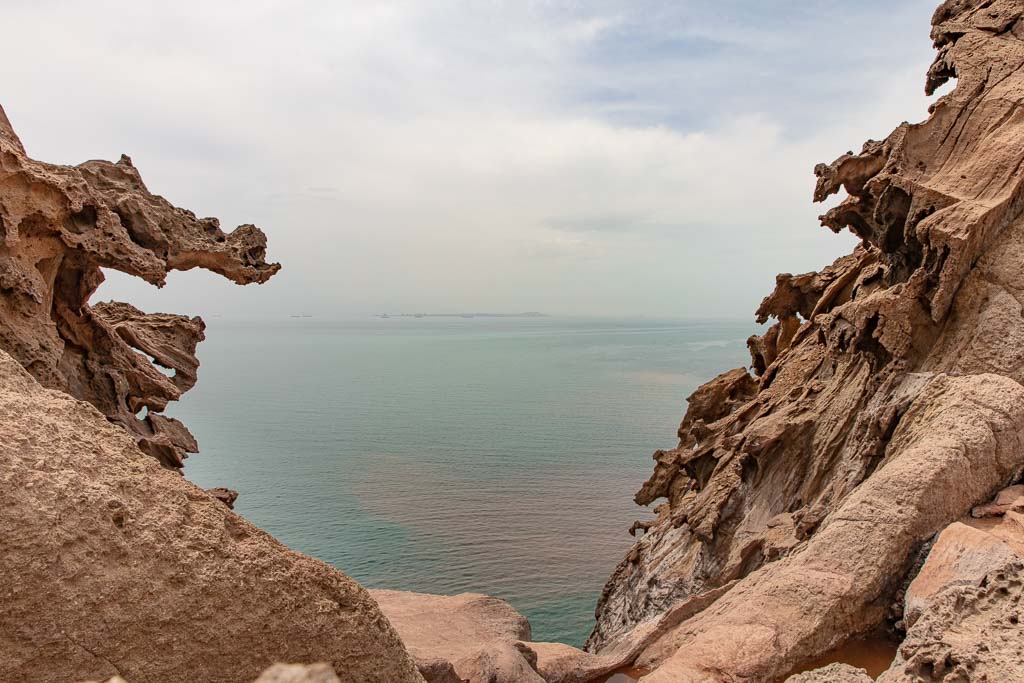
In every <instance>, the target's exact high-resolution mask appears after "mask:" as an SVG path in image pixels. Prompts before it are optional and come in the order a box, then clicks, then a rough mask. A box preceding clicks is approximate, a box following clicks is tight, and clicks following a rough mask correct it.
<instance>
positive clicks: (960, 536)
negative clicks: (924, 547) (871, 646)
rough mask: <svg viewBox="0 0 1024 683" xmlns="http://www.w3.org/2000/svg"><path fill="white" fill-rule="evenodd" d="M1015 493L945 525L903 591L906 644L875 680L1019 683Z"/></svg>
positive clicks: (1023, 535)
mask: <svg viewBox="0 0 1024 683" xmlns="http://www.w3.org/2000/svg"><path fill="white" fill-rule="evenodd" d="M1020 489H1021V487H1019V486H1014V487H1011V488H1009V489H1005V490H1004V491H1002V492H1000V494H999V495H998V496H997V497H996V500H994V501H993V502H992V503H989V504H986V505H984V506H982V507H981V508H976V509H975V511H973V514H975V515H977V514H979V513H980V514H982V515H984V516H983V518H981V519H978V518H976V517H967V518H964V519H962V520H960V521H958V522H954V523H953V524H951V525H949V526H948V527H946V528H945V529H944V530H943V531H942V533H940V534H939V536H938V538H937V540H936V541H935V545H934V546H933V547H932V548H931V551H930V552H929V553H928V557H927V559H926V561H925V563H924V566H922V567H921V570H920V572H918V573H917V575H916V576H915V578H914V580H913V582H912V583H911V584H910V586H909V587H908V588H907V592H906V598H905V601H904V605H905V608H904V619H905V621H906V627H907V634H906V638H905V639H904V640H903V642H902V643H901V644H900V647H899V650H898V654H897V657H896V660H895V661H894V662H893V664H892V666H890V668H889V670H888V671H887V672H885V673H884V674H882V676H881V677H880V678H879V679H878V680H879V681H882V682H883V683H903V682H905V681H925V682H932V681H948V682H952V681H992V682H993V683H994V682H995V681H1019V680H1024V629H1022V628H1021V620H1022V619H1024V605H1022V602H1021V600H1022V598H1024V514H1022V513H1021V512H1019V511H1016V510H1014V509H1013V508H1014V506H1015V504H1016V503H1017V502H1018V501H1019V500H1020V494H1021V491H1020Z"/></svg>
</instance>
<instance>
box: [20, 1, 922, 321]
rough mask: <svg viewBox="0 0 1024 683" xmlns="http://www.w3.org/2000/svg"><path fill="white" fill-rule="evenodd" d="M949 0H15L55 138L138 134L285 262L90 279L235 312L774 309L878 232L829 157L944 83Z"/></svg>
mask: <svg viewBox="0 0 1024 683" xmlns="http://www.w3.org/2000/svg"><path fill="white" fill-rule="evenodd" d="M936 4H937V2H936V0H862V1H859V2H855V3H852V2H848V1H847V0H843V1H839V0H816V1H814V2H807V1H806V0H801V1H799V2H798V1H796V0H777V1H773V2H770V3H768V2H763V0H757V1H753V0H672V1H665V2H653V1H644V0H631V1H625V0H623V1H617V2H612V1H602V0H595V1H593V2H580V1H578V0H575V1H573V0H565V1H563V2H554V1H544V2H541V1H535V0H514V1H508V2H504V1H499V0H474V1H472V2H463V1H455V0H429V1H428V0H421V1H419V2H405V1H396V2H393V1H391V0H374V1H372V2H370V1H368V0H364V1H361V2H339V1H336V0H308V1H300V0H295V1H291V2H284V1H283V0H247V1H245V2H232V1H220V2H208V1H205V0H204V1H202V2H197V1H194V0H178V1H176V2H174V3H168V2H162V1H161V2H153V1H150V0H131V1H128V0H124V1H118V2H115V1H110V0H91V1H90V2H88V3H85V2H71V1H68V2H59V1H54V0H5V2H4V11H3V14H4V40H3V41H0V83H2V85H3V87H2V90H0V104H2V105H3V106H4V108H5V109H6V111H7V114H8V116H9V117H10V119H11V121H12V123H13V124H14V126H15V129H16V130H17V131H18V133H19V134H20V136H21V138H22V141H23V142H24V144H25V146H26V147H27V149H28V151H29V154H30V155H31V156H33V157H35V158H37V159H41V160H45V161H49V162H54V163H66V164H74V163H79V162H81V161H84V160H87V159H96V158H103V159H117V158H118V156H119V155H120V154H121V153H126V154H128V155H130V156H131V157H132V159H133V161H134V163H135V165H136V167H137V168H138V169H139V170H140V171H141V173H142V176H143V179H144V180H145V181H146V183H147V185H148V187H149V188H150V190H151V191H153V192H155V193H157V194H161V195H163V196H165V197H167V198H168V199H169V200H170V201H172V202H173V203H175V204H177V205H178V206H182V207H185V208H189V209H192V210H193V211H195V212H196V213H197V214H199V215H206V216H217V217H219V218H220V219H221V221H222V225H223V227H225V228H226V229H230V228H232V227H233V226H235V225H238V224H242V223H250V222H251V223H255V224H256V225H258V226H260V227H261V228H262V229H263V230H264V231H265V232H266V234H267V236H268V239H269V257H270V260H273V261H279V262H281V263H282V264H283V270H282V271H281V273H280V274H278V275H277V276H276V277H275V278H273V279H272V280H271V281H270V282H268V283H267V284H265V285H262V286H255V285H252V286H248V287H244V288H243V287H238V286H236V285H233V284H231V283H229V282H228V281H226V280H223V279H222V278H219V277H217V276H214V275H212V274H209V273H206V272H203V271H198V270H194V271H189V272H184V273H177V272H176V273H172V274H171V275H170V276H169V277H168V281H167V286H166V287H164V288H163V289H161V290H158V289H156V288H154V287H152V286H150V285H148V284H146V283H144V282H142V281H140V280H136V279H134V278H130V277H128V276H125V275H123V274H119V273H108V280H107V282H105V283H104V284H103V286H102V287H101V288H100V290H99V291H98V292H97V294H96V295H95V296H94V300H97V301H98V300H105V299H108V298H115V299H121V300H125V301H130V302H132V303H134V304H136V305H137V306H139V307H140V308H142V309H143V310H148V311H152V312H155V311H163V312H178V313H188V314H203V315H206V316H210V315H222V316H225V317H263V316H287V315H292V314H308V315H316V316H325V317H334V316H361V315H367V314H371V313H380V312H389V313H398V312H463V311H467V312H477V311H486V312H515V311H534V310H536V311H543V312H547V313H551V314H556V315H601V316H652V317H672V318H679V317H683V318H750V317H752V315H753V311H754V309H755V308H756V307H757V304H758V303H759V302H760V300H761V298H762V297H763V296H764V295H766V294H767V293H768V292H770V291H771V289H772V287H773V286H774V278H775V275H776V273H779V272H794V273H795V272H804V271H808V270H816V269H819V268H821V267H822V266H824V265H826V264H828V263H830V262H831V261H832V260H834V259H835V258H836V257H838V256H840V255H842V254H844V253H847V252H848V251H849V250H850V249H851V248H852V246H853V245H854V243H855V241H854V239H853V238H852V237H851V236H850V235H848V234H844V235H839V236H836V235H833V234H832V233H831V232H830V231H828V230H827V229H825V228H822V227H820V226H819V225H818V222H817V216H818V215H819V214H821V213H822V212H823V210H824V207H822V206H821V205H814V204H812V202H811V193H812V190H813V186H814V175H813V172H812V169H813V166H814V164H815V163H817V162H820V161H825V162H829V161H832V160H833V159H835V158H836V157H837V156H839V155H840V154H842V153H844V152H846V151H849V150H858V149H859V148H860V146H861V144H862V143H863V142H864V141H865V140H866V139H868V138H875V139H878V138H882V137H884V136H886V135H887V134H888V133H889V132H890V131H891V130H892V129H893V128H894V127H896V126H897V125H898V124H899V123H900V122H901V121H904V120H909V121H912V122H913V121H920V120H923V119H924V118H925V117H926V116H927V106H928V104H929V102H930V101H931V100H930V99H929V98H926V97H925V96H924V74H925V71H926V69H927V67H928V65H929V64H930V62H931V59H932V56H933V52H932V48H931V43H930V40H929V38H928V32H929V20H930V17H931V13H932V11H933V10H934V8H935V6H936Z"/></svg>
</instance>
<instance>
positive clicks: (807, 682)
mask: <svg viewBox="0 0 1024 683" xmlns="http://www.w3.org/2000/svg"><path fill="white" fill-rule="evenodd" d="M873 682H874V679H873V678H871V676H868V672H867V671H865V670H864V669H858V668H856V667H853V666H850V665H849V664H829V665H828V666H823V667H821V668H820V669H815V670H814V671H807V672H805V673H802V674H796V675H794V676H790V677H789V678H787V679H786V683H873Z"/></svg>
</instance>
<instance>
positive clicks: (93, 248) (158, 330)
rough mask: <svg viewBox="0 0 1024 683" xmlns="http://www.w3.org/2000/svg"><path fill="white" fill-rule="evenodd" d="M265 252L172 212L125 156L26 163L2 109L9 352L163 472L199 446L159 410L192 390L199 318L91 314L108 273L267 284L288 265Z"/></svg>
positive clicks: (0, 192) (257, 242)
mask: <svg viewBox="0 0 1024 683" xmlns="http://www.w3.org/2000/svg"><path fill="white" fill-rule="evenodd" d="M265 255H266V238H265V237H264V235H263V233H262V232H260V230H259V229H258V228H256V227H255V226H253V225H242V226H240V227H238V228H236V229H235V230H234V231H232V232H230V233H224V232H223V231H222V230H221V229H220V225H219V223H218V222H217V219H215V218H196V216H195V214H193V213H192V212H191V211H186V210H184V209H179V208H177V207H175V206H173V205H171V204H170V203H169V202H168V201H167V200H166V199H164V198H163V197H160V196H158V195H154V194H152V193H150V191H149V190H148V189H147V188H146V186H145V184H144V183H143V182H142V178H141V177H140V176H139V172H138V171H137V170H136V169H135V167H134V165H132V161H131V159H129V158H128V157H127V156H122V157H121V159H120V161H118V162H117V163H116V164H112V163H109V162H106V161H87V162H85V163H83V164H79V165H78V166H58V165H53V164H46V163H42V162H39V161H35V160H33V159H31V158H29V157H28V156H27V154H26V153H25V149H24V147H23V146H22V144H21V142H20V141H19V140H18V137H17V135H15V133H14V129H13V128H12V127H11V125H10V121H9V120H8V119H7V116H6V115H5V114H4V113H3V111H2V109H0V290H2V291H3V296H2V297H0V349H2V350H4V351H6V352H7V353H9V354H10V355H11V356H13V357H14V358H15V359H16V360H17V361H18V362H19V363H21V365H22V366H24V367H25V368H26V369H27V370H28V371H29V372H30V373H31V374H32V375H33V376H34V377H35V378H36V379H37V380H38V381H39V382H40V383H41V384H43V385H44V386H46V387H49V388H52V389H60V390H61V391H64V392H67V393H69V394H71V395H73V396H75V397H76V398H79V399H82V400H84V401H88V402H89V403H91V404H92V405H94V406H95V407H96V408H98V409H99V410H100V412H102V413H103V414H104V415H106V416H107V418H108V419H110V420H111V421H113V422H115V423H117V424H119V425H121V426H122V427H124V428H125V429H127V430H128V431H129V432H130V433H131V434H133V435H134V436H135V437H136V439H137V440H138V441H139V445H140V447H141V448H142V449H143V451H145V452H146V453H149V454H150V455H152V456H154V457H156V458H157V459H158V460H159V461H160V462H161V463H162V464H164V465H165V466H166V467H171V468H180V467H182V460H183V458H185V457H186V454H187V453H193V452H195V451H196V450H197V446H196V443H195V439H194V438H192V435H191V434H190V433H189V432H188V430H187V429H186V428H185V426H184V425H182V424H181V423H180V422H178V421H177V420H174V419H172V418H168V417H164V416H162V415H160V412H161V411H163V410H164V408H165V407H166V406H167V404H168V402H170V401H174V400H177V399H178V398H179V397H180V396H181V394H182V393H183V392H185V391H187V390H188V389H190V388H191V387H192V385H193V384H195V381H196V369H197V368H198V366H199V361H198V360H197V359H196V356H195V349H196V344H197V343H198V342H199V341H201V340H202V339H203V329H204V325H203V321H202V320H200V319H199V318H188V317H186V316H180V315H164V314H146V313H143V312H142V311H139V310H137V309H135V308H133V307H131V306H129V305H127V304H118V303H114V302H111V303H107V304H97V305H95V306H92V305H90V304H89V297H91V296H92V294H93V293H94V292H95V291H96V288H97V287H98V286H99V285H100V283H101V282H103V273H102V271H101V270H100V269H101V268H111V269H114V270H119V271H122V272H124V273H128V274H130V275H136V276H138V277H141V278H143V279H144V280H146V281H147V282H150V283H152V284H154V285H157V286H162V285H163V284H164V279H165V277H166V275H167V273H168V272H170V271H171V270H189V269H191V268H205V269H207V270H211V271H213V272H215V273H219V274H221V275H223V276H224V277H226V278H229V279H231V280H233V281H234V282H237V283H239V284H246V283H252V282H257V283H260V282H265V281H266V280H267V279H269V278H270V277H271V276H272V275H274V273H276V272H277V271H278V270H279V268H280V266H279V265H277V264H270V263H267V262H266V261H265V260H264V257H265ZM150 358H152V359H153V361H152V362H151V361H150ZM154 363H155V364H156V365H158V366H160V367H162V368H165V369H168V370H173V371H174V376H173V377H168V376H166V375H165V374H164V373H163V372H161V371H160V370H159V369H158V368H157V367H154ZM144 410H145V411H146V415H145V416H143V417H141V418H140V417H139V414H140V413H142V412H143V411H144Z"/></svg>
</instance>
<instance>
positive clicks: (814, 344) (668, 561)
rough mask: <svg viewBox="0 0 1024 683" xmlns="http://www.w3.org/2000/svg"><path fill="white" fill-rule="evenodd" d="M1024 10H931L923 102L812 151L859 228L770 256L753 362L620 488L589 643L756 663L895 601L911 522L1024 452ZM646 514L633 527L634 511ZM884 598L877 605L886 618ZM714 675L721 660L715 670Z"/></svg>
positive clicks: (942, 515)
mask: <svg viewBox="0 0 1024 683" xmlns="http://www.w3.org/2000/svg"><path fill="white" fill-rule="evenodd" d="M1022 14H1024V7H1022V5H1021V4H1020V3H1019V2H1015V1H1010V0H995V1H991V0H988V1H984V2H983V1H981V0H955V1H954V0H950V1H948V2H946V3H944V4H943V5H942V6H941V7H940V8H939V9H938V10H937V11H936V13H935V15H934V18H933V28H932V38H933V40H934V42H935V47H936V49H937V50H938V55H937V57H936V59H935V62H934V64H933V65H932V67H931V69H930V70H929V72H928V76H927V81H926V90H927V91H928V92H929V93H931V92H933V91H934V90H935V89H936V88H937V87H938V86H940V85H941V84H943V83H944V82H946V80H947V79H950V78H956V79H958V82H957V84H956V88H955V89H954V90H953V91H952V92H951V93H950V94H948V95H947V96H945V97H942V98H940V99H939V100H938V101H937V102H936V103H935V104H934V105H933V107H932V112H931V116H930V117H929V119H928V120H927V121H925V122H923V123H920V124H914V125H912V124H907V123H904V124H902V125H901V126H899V127H898V128H897V129H896V130H895V131H893V133H892V134H891V135H889V137H888V138H886V139H885V140H883V141H869V142H867V143H866V144H865V145H864V147H863V149H862V151H861V153H860V154H844V155H843V156H841V157H840V158H839V159H837V160H836V161H835V162H833V163H832V164H828V165H825V164H821V165H819V166H818V167H817V168H816V169H815V173H816V175H817V176H818V182H817V187H816V189H815V193H814V196H815V199H816V200H819V201H820V200H822V199H824V198H826V197H828V196H829V195H831V194H834V193H836V192H838V191H839V190H840V189H843V190H845V191H846V192H847V193H848V195H849V196H848V197H847V198H846V199H845V200H844V201H843V202H842V203H841V204H840V205H838V206H837V207H836V208H834V209H832V210H830V211H828V212H827V213H826V214H825V215H824V216H823V217H822V223H823V224H824V225H825V226H827V227H829V228H830V229H832V230H834V231H840V230H843V229H849V230H851V231H852V232H853V233H854V234H856V235H857V236H858V237H860V238H861V240H862V243H861V245H859V246H858V247H857V248H856V249H855V250H854V252H853V253H852V254H850V255H848V256H844V257H842V258H840V259H838V260H837V261H836V262H835V263H833V264H832V265H831V266H828V267H827V268H825V269H823V270H822V271H821V272H818V273H807V274H803V275H797V276H793V275H789V274H784V275H780V276H779V277H778V279H777V283H776V288H775V290H774V291H773V292H772V293H771V294H770V295H769V296H768V297H766V298H765V300H764V301H763V302H762V304H761V306H760V308H759V309H758V311H757V317H758V320H760V321H761V322H765V321H767V320H769V319H774V320H775V321H776V322H775V324H774V325H772V326H771V327H770V328H769V330H768V331H767V332H766V334H764V335H763V336H761V337H755V338H752V339H751V340H750V341H749V343H748V345H749V347H750V351H751V356H752V367H753V369H754V376H751V375H750V374H748V373H747V372H746V371H745V370H744V369H742V368H741V369H737V370H733V371H730V372H728V373H725V374H723V375H720V376H719V377H718V378H716V379H714V380H712V381H711V382H709V383H708V384H706V385H704V386H703V387H701V388H700V389H698V390H697V392H696V393H695V394H694V395H693V396H692V397H691V398H690V405H689V409H688V411H687V413H686V416H685V417H684V419H683V422H682V424H681V426H680V428H679V444H678V446H676V447H675V448H673V449H671V450H666V451H658V452H657V453H655V460H656V464H655V468H654V473H653V474H652V476H651V477H650V479H648V481H647V482H645V483H644V485H643V487H642V488H641V489H640V491H639V493H638V494H637V496H636V501H637V503H639V504H641V505H650V504H652V503H655V502H656V501H663V502H661V503H660V504H659V505H657V507H655V511H656V513H657V519H656V521H655V522H654V523H653V524H651V525H650V527H649V529H648V530H647V533H646V534H645V535H644V536H643V538H642V539H641V540H639V541H638V542H637V543H636V544H635V545H634V547H633V549H632V550H631V551H630V553H629V555H628V557H627V558H626V559H625V560H623V562H622V563H621V564H620V565H619V566H618V567H617V569H616V570H615V573H614V574H613V576H612V577H611V579H610V580H609V582H608V584H607V586H606V587H605V590H604V593H603V595H602V597H601V600H600V604H599V605H598V609H597V624H596V626H595V629H594V631H593V633H592V635H591V637H590V640H589V641H588V649H590V650H592V651H597V652H609V651H615V650H616V649H619V648H621V647H623V645H624V644H625V643H627V642H630V641H635V636H636V633H637V632H639V631H645V630H649V626H650V624H652V623H655V622H658V621H659V620H662V626H661V627H659V628H660V629H661V630H665V628H664V627H665V624H664V617H665V615H667V614H670V613H672V612H673V610H674V611H676V612H680V610H681V606H685V605H686V604H697V603H698V602H700V604H701V607H700V608H699V609H693V610H689V611H688V612H687V611H686V610H685V609H684V610H682V611H684V612H686V613H687V614H691V613H694V614H692V616H686V617H685V618H684V617H678V618H675V619H674V621H675V622H676V623H674V624H673V625H672V626H671V628H668V629H667V632H666V633H665V635H663V636H659V637H658V638H657V639H656V641H655V642H654V643H653V644H650V645H648V646H645V649H644V651H643V653H642V654H641V655H640V658H639V660H638V661H639V663H641V664H644V665H646V666H657V667H659V669H658V671H656V672H655V673H654V674H652V675H651V676H649V677H648V678H645V679H644V680H645V681H646V680H651V681H660V680H666V681H668V680H673V681H675V680H701V681H703V680H719V679H721V680H726V679H727V680H771V679H772V678H773V677H777V676H779V675H782V674H784V673H786V672H787V671H789V670H791V669H792V668H793V667H794V666H795V665H797V664H799V663H800V661H802V660H806V659H809V658H811V657H813V656H815V655H817V654H820V653H821V652H824V651H826V650H828V649H829V648H831V647H833V646H834V645H836V644H837V643H838V642H840V641H841V640H842V639H844V638H846V637H847V636H849V635H850V634H853V633H857V632H859V631H866V630H869V629H871V628H873V627H875V626H877V625H879V624H881V623H883V622H884V621H885V619H886V617H887V616H892V615H891V613H890V608H891V606H892V605H893V603H894V601H895V596H896V591H897V589H898V588H899V587H900V585H901V584H902V583H903V582H904V580H905V578H906V576H907V572H908V571H909V570H910V569H911V564H912V561H913V558H914V557H915V555H916V554H917V553H918V551H919V550H920V548H921V547H922V544H923V543H924V542H925V541H926V539H928V538H930V537H931V536H933V535H934V534H935V533H936V532H938V531H939V530H940V529H942V528H943V527H944V526H945V525H947V524H949V523H950V522H952V521H953V520H955V519H957V518H959V517H961V516H962V515H964V514H965V513H966V512H967V511H968V510H969V509H970V508H971V507H972V506H974V505H977V504H979V503H981V502H983V501H984V500H987V499H988V498H989V497H991V495H992V494H993V493H994V492H995V491H996V490H998V489H999V488H1000V487H1002V486H1004V485H1006V484H1007V483H1010V482H1012V481H1013V480H1015V479H1017V478H1019V476H1020V474H1021V469H1022V467H1024V447H1022V446H1024V444H1022V443H1021V436H1020V435H1021V434H1022V432H1021V429H1022V428H1024V387H1022V386H1021V382H1022V381H1024V315H1022V314H1024V311H1022V302H1024V275H1021V264H1022V263H1024V216H1022V207H1024V184H1022V179H1024V175H1022V173H1024V171H1022V167H1024V108H1022V107H1021V104H1022V102H1024V22H1021V21H1019V19H1020V17H1021V15H1022ZM644 526H647V525H646V524H644V525H641V528H643V527H644ZM896 617H898V614H897V615H895V616H893V620H895V618H896ZM719 677H720V678H719Z"/></svg>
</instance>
